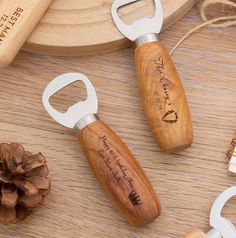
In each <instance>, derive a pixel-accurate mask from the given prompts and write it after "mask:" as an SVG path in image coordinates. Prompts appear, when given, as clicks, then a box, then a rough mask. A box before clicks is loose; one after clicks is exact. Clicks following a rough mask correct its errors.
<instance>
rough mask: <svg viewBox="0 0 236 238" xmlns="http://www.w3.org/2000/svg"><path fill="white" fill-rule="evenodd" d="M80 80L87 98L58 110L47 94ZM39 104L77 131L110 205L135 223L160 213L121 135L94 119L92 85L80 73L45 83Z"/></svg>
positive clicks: (95, 105)
mask: <svg viewBox="0 0 236 238" xmlns="http://www.w3.org/2000/svg"><path fill="white" fill-rule="evenodd" d="M76 81H81V82H83V83H84V85H85V87H86V90H87V99H86V100H85V101H82V102H78V103H76V104H74V105H72V106H71V107H70V108H69V109H68V110H67V112H65V113H61V112H59V111H57V110H55V109H54V108H53V106H52V105H51V104H50V102H49V100H50V98H51V97H52V96H53V95H54V94H56V93H57V92H58V91H60V90H62V89H63V88H65V87H67V86H68V85H70V84H72V83H74V82H76ZM43 105H44V107H45V109H46V110H47V112H48V113H49V114H50V115H51V117H52V118H53V119H54V120H56V121H57V122H58V123H60V124H61V125H63V126H65V127H68V128H71V129H72V128H74V129H76V130H78V131H79V133H78V134H79V135H78V137H79V138H80V142H81V145H82V147H83V150H84V152H85V154H86V157H87V159H88V162H89V165H90V167H91V169H92V171H93V172H94V175H95V176H96V178H97V180H98V181H99V182H100V184H101V186H102V188H103V189H104V191H105V192H106V193H107V195H108V197H109V198H110V199H111V201H112V203H113V204H114V206H115V207H116V208H117V209H118V210H119V211H120V213H121V214H122V215H123V216H124V217H125V218H126V219H127V221H128V222H130V223H131V224H133V225H135V226H143V225H145V224H147V223H149V222H151V221H153V220H154V219H155V218H157V217H158V216H159V215H160V203H159V199H158V197H157V195H156V193H155V191H154V189H153V187H152V185H151V184H150V182H149V180H148V178H147V176H146V175H145V173H144V171H143V169H142V168H141V166H140V165H139V163H138V161H137V160H136V159H135V157H134V155H133V154H132V153H131V151H130V150H129V149H128V148H127V146H126V145H125V144H124V143H123V142H122V141H121V139H120V138H119V137H118V136H117V135H116V134H115V133H114V132H113V131H112V130H111V129H110V128H109V127H108V126H107V125H105V124H104V123H103V122H102V121H101V120H99V119H98V116H97V110H98V100H97V96H96V92H95V89H94V87H93V85H92V84H91V82H90V81H89V80H88V78H87V77H86V76H84V75H83V74H80V73H69V74H64V75H61V76H59V77H57V78H56V79H54V80H53V81H52V82H50V83H49V85H48V86H47V88H46V89H45V91H44V93H43Z"/></svg>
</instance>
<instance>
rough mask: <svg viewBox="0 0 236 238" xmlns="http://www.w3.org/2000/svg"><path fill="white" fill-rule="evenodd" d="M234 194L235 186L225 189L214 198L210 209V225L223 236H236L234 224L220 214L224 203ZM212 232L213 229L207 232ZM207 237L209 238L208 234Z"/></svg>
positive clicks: (224, 237)
mask: <svg viewBox="0 0 236 238" xmlns="http://www.w3.org/2000/svg"><path fill="white" fill-rule="evenodd" d="M234 196H236V186H235V187H231V188H229V189H227V190H225V191H224V192H223V193H222V194H221V195H220V196H219V197H218V198H217V199H216V201H215V202H214V204H213V206H212V209H211V215H210V225H211V226H212V227H213V228H214V229H215V230H216V231H217V233H218V234H220V235H221V237H223V238H236V229H235V227H234V225H233V224H232V223H231V222H230V221H228V220H227V219H225V218H223V217H222V215H221V213H222V210H223V208H224V206H225V204H226V203H227V202H228V201H229V200H230V199H231V198H232V197H234ZM213 233H214V232H213V231H210V232H209V234H213ZM215 234H216V233H215ZM208 237H210V238H211V236H210V235H209V236H208ZM215 237H218V236H215Z"/></svg>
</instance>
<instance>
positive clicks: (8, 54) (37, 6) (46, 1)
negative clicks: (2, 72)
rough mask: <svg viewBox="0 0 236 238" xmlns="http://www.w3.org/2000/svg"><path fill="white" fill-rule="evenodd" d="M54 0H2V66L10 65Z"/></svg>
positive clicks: (0, 62) (0, 48)
mask: <svg viewBox="0 0 236 238" xmlns="http://www.w3.org/2000/svg"><path fill="white" fill-rule="evenodd" d="M51 2H52V0H2V1H1V4H0V67H5V66H7V65H9V64H10V63H11V62H12V60H13V59H14V58H15V56H16V54H17V53H18V51H19V50H20V48H21V47H22V46H23V44H24V42H25V41H26V40H27V38H28V37H29V35H30V33H31V32H32V31H33V29H34V28H35V26H36V24H37V23H38V22H39V20H40V18H41V17H42V16H43V14H44V12H45V11H46V9H47V8H48V7H49V5H50V3H51Z"/></svg>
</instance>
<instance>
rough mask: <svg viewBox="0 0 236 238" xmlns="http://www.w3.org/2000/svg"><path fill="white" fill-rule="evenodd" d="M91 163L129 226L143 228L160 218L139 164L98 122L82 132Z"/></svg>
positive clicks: (103, 186)
mask: <svg viewBox="0 0 236 238" xmlns="http://www.w3.org/2000/svg"><path fill="white" fill-rule="evenodd" d="M80 141H81V144H82V147H83V149H84V151H85V153H86V156H87V159H88V162H89V164H90V166H91V168H92V170H93V172H94V174H95V176H96V177H97V179H98V181H99V182H100V184H101V186H102V188H103V189H104V190H105V192H106V193H107V195H108V197H109V198H110V199H111V201H112V202H113V204H114V206H115V207H116V208H117V209H118V210H119V211H120V212H121V214H122V215H123V216H124V217H125V218H126V219H127V221H128V222H130V223H131V224H133V225H135V226H138V227H140V226H143V225H145V224H147V223H149V222H151V221H153V220H154V219H156V218H157V217H158V216H159V215H160V203H159V200H158V198H157V196H156V193H155V192H154V190H153V188H152V186H151V184H150V182H149V180H148V178H147V177H146V175H145V174H144V171H143V170H142V168H141V167H140V165H139V163H138V162H137V160H136V159H135V157H134V156H133V154H132V153H131V152H130V150H129V149H128V148H127V146H126V145H125V144H124V143H123V142H122V141H121V139H120V138H119V137H118V136H117V135H116V134H115V133H114V132H113V131H112V130H111V129H110V128H109V127H107V126H106V125H105V124H104V123H103V122H101V121H100V120H97V121H96V122H94V123H91V124H90V125H88V126H87V127H85V128H84V129H83V130H82V131H81V132H80Z"/></svg>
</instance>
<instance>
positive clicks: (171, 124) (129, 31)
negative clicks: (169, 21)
mask: <svg viewBox="0 0 236 238" xmlns="http://www.w3.org/2000/svg"><path fill="white" fill-rule="evenodd" d="M137 1H138V0H114V2H113V4H112V10H111V12H112V17H113V20H114V23H115V24H116V26H117V28H118V29H119V30H120V32H121V33H122V34H123V35H124V36H126V37H127V38H128V39H129V40H131V41H135V42H136V45H137V48H136V50H135V58H136V59H135V62H136V71H137V77H138V81H139V88H140V94H141V97H142V101H143V105H144V110H145V113H146V116H147V119H148V121H149V124H150V126H151V129H152V132H153V135H154V137H155V139H156V142H157V144H158V145H159V146H160V148H161V150H162V151H164V152H175V151H179V150H182V149H185V148H187V147H189V146H190V145H191V144H192V140H193V129H192V120H191V115H190V111H189V107H188V103H187V99H186V96H185V92H184V89H183V86H182V83H181V81H180V79H179V76H178V73H177V70H176V68H175V65H174V63H173V61H172V59H171V57H170V56H169V53H168V51H167V50H166V48H165V47H164V45H163V44H162V43H160V42H159V41H158V38H157V36H156V34H158V33H160V31H161V28H162V25H163V8H162V4H161V2H160V0H154V3H155V15H154V17H153V18H144V19H140V20H137V21H135V22H133V23H132V24H130V25H127V24H125V23H124V22H123V21H122V20H121V19H120V17H119V15H118V9H119V8H121V7H123V6H125V5H128V4H130V3H133V2H137Z"/></svg>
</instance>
